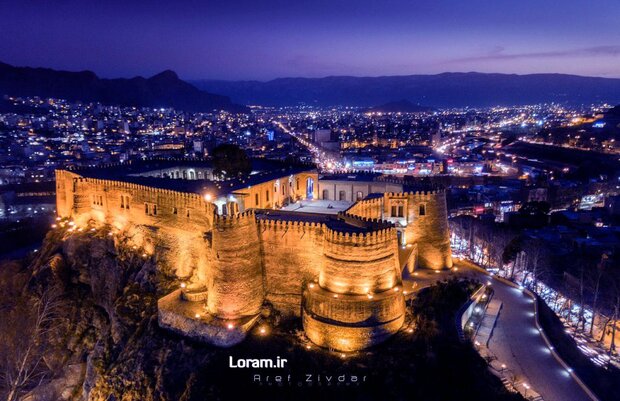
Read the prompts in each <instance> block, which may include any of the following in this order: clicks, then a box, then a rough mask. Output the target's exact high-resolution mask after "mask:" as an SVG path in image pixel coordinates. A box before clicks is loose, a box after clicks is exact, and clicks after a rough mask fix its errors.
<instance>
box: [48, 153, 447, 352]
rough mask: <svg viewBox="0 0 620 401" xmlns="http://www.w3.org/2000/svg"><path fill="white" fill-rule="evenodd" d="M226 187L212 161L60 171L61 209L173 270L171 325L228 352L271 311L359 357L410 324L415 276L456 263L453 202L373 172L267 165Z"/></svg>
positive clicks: (162, 306) (162, 309)
mask: <svg viewBox="0 0 620 401" xmlns="http://www.w3.org/2000/svg"><path fill="white" fill-rule="evenodd" d="M253 170H254V171H253V172H252V174H250V175H249V176H247V177H245V178H243V179H235V180H217V178H216V177H214V176H213V168H212V167H211V165H210V163H209V162H208V161H202V160H149V161H140V162H132V163H125V164H120V165H114V166H107V167H98V168H82V169H77V170H71V171H69V170H58V171H57V172H56V190H57V211H58V215H59V216H60V217H63V218H70V219H73V220H74V221H75V224H76V225H77V226H86V225H89V224H90V225H100V226H108V227H110V228H111V230H112V232H113V233H114V234H115V235H114V238H115V240H119V239H120V238H123V239H126V241H128V243H129V244H130V245H131V246H136V247H140V248H141V249H143V250H144V252H145V253H146V254H147V255H151V256H152V257H153V258H155V260H156V261H157V264H158V266H159V268H160V269H165V270H166V271H171V272H174V274H175V275H176V276H177V277H178V278H179V281H180V282H181V284H180V287H181V288H179V289H178V290H176V291H173V292H172V293H170V294H168V295H166V296H164V297H163V298H161V299H160V300H159V302H158V308H159V323H160V325H161V326H162V327H165V328H168V329H171V330H174V331H177V332H180V333H182V334H184V335H186V336H189V337H192V338H195V339H198V340H201V341H205V342H208V343H211V344H215V345H219V346H230V345H233V344H235V343H238V342H239V341H241V340H243V338H244V337H245V335H246V333H247V332H248V331H249V330H250V329H251V328H252V326H253V325H254V324H255V322H256V321H257V320H258V319H259V317H260V316H261V311H263V312H265V311H266V309H265V310H264V307H265V305H268V304H271V305H272V306H273V307H274V308H275V309H277V310H279V311H281V312H282V313H287V314H293V315H295V316H299V317H301V319H302V321H303V327H304V330H305V332H306V335H307V336H308V338H309V339H310V340H311V341H312V342H314V343H315V344H317V345H320V346H323V347H329V348H332V349H337V350H341V351H353V350H359V349H363V348H366V347H368V346H371V345H373V344H377V343H379V342H381V341H383V340H385V339H386V338H388V337H389V336H390V335H392V334H393V333H395V332H397V331H398V330H399V329H400V328H401V327H402V325H403V323H404V319H405V300H404V295H403V291H402V274H403V272H407V271H408V272H411V271H413V270H414V269H417V268H431V269H443V268H449V267H451V266H452V260H451V255H450V242H449V233H448V224H447V214H446V202H445V194H444V193H443V191H440V190H434V191H403V186H402V184H399V183H395V182H389V181H387V180H383V179H382V177H380V176H378V175H373V174H351V175H333V176H325V177H321V178H319V176H318V174H317V172H316V170H314V168H313V167H311V166H306V165H299V166H292V167H291V166H285V165H283V164H280V163H279V162H273V161H265V160H255V161H253Z"/></svg>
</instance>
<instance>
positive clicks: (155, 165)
mask: <svg viewBox="0 0 620 401" xmlns="http://www.w3.org/2000/svg"><path fill="white" fill-rule="evenodd" d="M251 162H252V173H251V174H249V175H248V176H247V177H241V178H234V179H228V180H210V179H200V178H198V179H186V178H167V177H156V176H149V173H150V172H155V171H162V170H168V169H175V168H178V169H182V170H191V169H196V170H200V169H203V170H205V169H213V164H212V162H211V161H210V160H208V159H146V160H130V161H128V162H125V163H118V164H112V165H106V166H96V167H80V168H76V169H73V170H72V171H73V172H75V173H76V174H79V175H81V176H82V177H85V178H93V179H101V180H111V181H122V182H127V183H132V184H136V185H144V186H148V187H152V188H159V189H167V190H171V191H178V192H186V193H194V194H204V193H210V194H213V195H214V196H218V195H227V194H231V193H233V192H235V191H238V190H241V189H244V188H248V187H251V186H253V185H256V184H261V183H263V182H266V181H270V180H274V179H277V178H281V177H284V176H287V175H290V174H297V173H301V172H304V171H313V170H315V167H314V166H313V165H309V164H287V163H284V162H281V161H277V160H267V159H252V160H251Z"/></svg>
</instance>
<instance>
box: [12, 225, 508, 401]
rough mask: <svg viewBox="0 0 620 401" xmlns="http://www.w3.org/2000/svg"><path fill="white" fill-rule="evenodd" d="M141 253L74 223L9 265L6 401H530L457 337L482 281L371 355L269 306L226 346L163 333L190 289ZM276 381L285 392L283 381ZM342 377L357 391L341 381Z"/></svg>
mask: <svg viewBox="0 0 620 401" xmlns="http://www.w3.org/2000/svg"><path fill="white" fill-rule="evenodd" d="M61 223H63V222H60V223H59V226H60V225H61ZM130 244H131V238H128V237H126V236H123V235H122V234H115V235H111V234H110V233H109V232H108V231H107V229H100V230H95V229H83V230H81V231H80V229H76V228H75V227H72V226H70V225H69V224H65V227H64V228H61V227H57V228H55V229H54V230H52V231H51V232H50V233H49V234H48V235H47V237H46V239H45V241H44V244H43V246H42V247H41V249H40V250H39V251H38V252H36V253H34V254H33V255H32V256H31V257H30V258H29V259H28V260H25V261H23V262H21V263H17V262H12V263H5V264H4V265H2V266H0V291H1V294H2V296H1V297H0V357H1V358H0V375H1V376H2V377H1V379H2V380H0V392H1V393H0V397H1V398H2V399H7V400H11V401H12V400H28V401H35V400H37V401H40V400H50V401H51V400H72V401H82V400H83V401H86V400H93V401H100V400H101V401H116V400H119V401H120V400H144V401H151V400H153V401H155V400H158V401H159V400H161V401H173V400H174V401H176V400H182V401H189V400H238V399H245V398H248V399H250V398H251V399H254V400H256V399H258V400H263V399H270V400H273V399H295V400H316V399H319V398H321V397H322V398H323V399H325V397H326V395H327V399H339V400H384V399H403V400H404V399H423V400H433V399H438V400H439V399H457V398H456V397H460V399H485V400H512V399H515V400H516V399H520V398H519V397H518V396H516V395H514V394H509V393H506V392H505V390H504V389H503V387H502V386H501V383H500V382H499V381H498V380H497V379H496V378H495V377H493V376H492V375H490V374H489V373H488V372H487V370H486V363H485V362H484V360H482V359H481V358H480V357H479V356H478V355H477V354H476V353H475V351H474V350H473V349H472V348H471V347H470V346H469V345H468V344H463V343H459V342H458V340H453V338H454V337H455V336H453V335H452V334H451V332H452V331H454V328H453V327H452V323H453V321H454V318H453V316H454V315H453V313H454V312H455V311H456V310H457V309H458V307H459V306H460V304H462V302H463V301H464V299H465V298H466V297H467V293H468V292H469V291H470V288H471V286H472V284H471V283H464V284H463V285H461V284H458V283H452V284H450V285H447V286H444V287H445V288H448V289H447V290H445V291H444V290H443V289H442V288H443V287H441V286H439V287H437V288H438V290H437V291H434V292H429V293H428V294H427V295H424V296H422V294H421V295H420V300H421V301H416V305H417V306H415V305H414V310H418V309H420V310H422V311H427V312H428V313H426V312H425V313H421V312H419V311H418V312H416V313H417V317H416V318H415V319H413V320H412V318H411V316H410V315H409V317H408V322H409V323H407V324H408V325H409V326H408V327H411V326H412V325H417V326H418V327H419V329H418V330H417V331H416V332H413V333H412V332H411V330H409V329H407V330H403V331H402V332H400V333H398V334H397V335H396V336H394V337H393V338H392V339H391V340H390V341H389V342H387V343H385V344H383V345H381V346H380V348H377V349H374V350H370V351H368V352H364V353H356V354H346V355H345V354H340V353H333V352H328V351H325V350H320V349H318V348H317V347H316V346H314V345H312V344H311V343H309V342H307V340H306V339H305V338H304V337H303V334H302V333H303V331H302V330H301V324H300V322H299V319H296V320H288V319H285V318H283V317H282V316H280V315H279V314H278V313H277V312H274V311H273V309H272V308H270V307H269V305H265V306H264V307H263V308H262V312H261V317H260V321H259V323H258V324H257V326H256V329H255V330H253V332H252V333H251V335H250V336H249V337H248V338H246V339H245V340H244V341H243V342H242V343H241V344H239V345H237V346H235V347H232V348H227V349H221V348H215V347H211V346H207V345H204V344H199V343H196V342H191V341H189V340H187V339H185V338H183V337H180V336H177V335H175V334H172V333H169V332H167V331H165V330H162V329H161V328H159V326H158V324H157V310H156V309H157V299H158V298H159V297H160V296H162V295H164V294H167V293H169V292H170V291H171V290H172V289H174V288H177V287H178V285H179V283H178V282H177V281H176V279H175V278H174V276H173V275H172V273H171V272H172V269H170V268H169V267H167V266H162V265H158V267H157V268H156V263H157V256H156V255H149V254H148V253H147V252H145V251H144V250H142V249H139V248H137V247H134V246H133V245H130ZM455 288H460V289H459V290H455ZM446 292H448V293H449V294H452V295H450V296H449V297H446V296H444V295H442V294H445V293H446ZM430 312H432V313H430ZM427 315H428V316H427ZM442 322H448V323H447V324H443V323H442ZM443 326H449V329H448V330H445V331H444V329H443V328H442V327H443ZM278 356H279V357H282V358H287V359H288V365H287V366H286V368H287V369H285V370H279V371H277V372H276V371H275V370H274V369H230V368H229V367H228V361H229V357H232V358H233V359H235V360H237V359H239V358H273V359H275V358H276V357H278ZM24 368H25V369H24ZM256 374H260V375H261V380H262V381H261V382H260V383H256V382H255V379H254V377H255V375H256ZM275 374H281V375H282V377H283V378H284V379H283V380H284V383H280V384H278V383H274V381H273V380H274V379H273V378H274V375H275ZM308 374H310V375H311V376H312V378H311V382H310V383H308V382H307V381H306V380H307V375H308ZM341 376H342V377H346V379H345V380H346V383H348V384H346V383H345V384H343V385H340V384H338V383H335V381H336V380H337V379H336V378H339V377H341ZM352 376H356V377H357V378H358V379H357V380H358V382H357V383H353V382H352V381H351V377H352ZM289 377H290V379H289ZM328 377H331V380H332V383H327V382H326V380H327V378H328ZM362 377H366V379H365V383H364V384H360V383H359V382H360V381H361V380H362ZM268 378H271V379H270V380H271V382H270V383H269V379H268ZM288 380H290V381H288Z"/></svg>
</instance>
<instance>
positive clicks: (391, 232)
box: [325, 227, 396, 246]
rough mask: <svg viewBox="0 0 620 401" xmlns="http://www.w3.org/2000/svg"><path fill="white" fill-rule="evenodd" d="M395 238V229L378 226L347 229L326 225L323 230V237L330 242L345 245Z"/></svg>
mask: <svg viewBox="0 0 620 401" xmlns="http://www.w3.org/2000/svg"><path fill="white" fill-rule="evenodd" d="M394 238H396V229H395V228H393V227H390V228H380V229H377V230H374V231H360V232H355V231H348V230H346V229H344V230H339V229H338V228H330V227H328V228H327V230H326V231H325V239H326V240H328V241H330V242H332V243H343V244H345V245H350V246H356V245H362V244H369V243H379V242H384V241H387V240H392V239H394Z"/></svg>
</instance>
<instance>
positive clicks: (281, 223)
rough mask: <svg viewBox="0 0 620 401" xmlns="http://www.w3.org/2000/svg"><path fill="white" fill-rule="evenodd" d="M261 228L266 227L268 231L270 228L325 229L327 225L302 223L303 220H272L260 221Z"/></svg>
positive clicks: (313, 222) (309, 222) (310, 222)
mask: <svg viewBox="0 0 620 401" xmlns="http://www.w3.org/2000/svg"><path fill="white" fill-rule="evenodd" d="M258 225H259V227H264V228H267V229H270V228H278V229H280V228H290V227H292V228H300V229H305V228H309V229H310V228H323V227H325V223H321V222H315V221H301V220H294V219H289V220H271V219H259V220H258Z"/></svg>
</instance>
